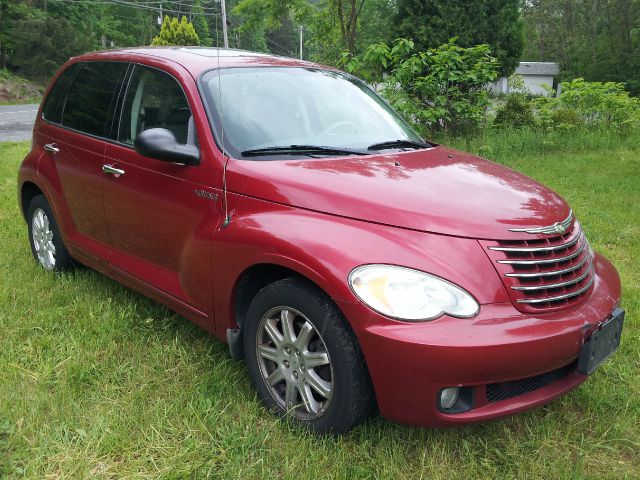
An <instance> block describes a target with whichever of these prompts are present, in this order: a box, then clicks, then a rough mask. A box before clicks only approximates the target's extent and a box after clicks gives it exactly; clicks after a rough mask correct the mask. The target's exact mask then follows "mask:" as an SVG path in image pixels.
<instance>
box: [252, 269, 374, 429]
mask: <svg viewBox="0 0 640 480" xmlns="http://www.w3.org/2000/svg"><path fill="white" fill-rule="evenodd" d="M275 307H290V308H293V309H295V310H298V311H299V312H301V313H302V314H304V315H305V316H306V317H307V318H308V319H309V321H311V323H312V324H313V325H314V327H315V328H316V330H317V331H318V332H319V333H320V336H321V337H322V340H323V341H324V343H325V346H326V348H327V351H328V353H329V358H330V361H331V366H332V375H333V377H332V381H333V389H332V390H333V391H332V396H331V400H330V403H329V406H328V407H327V409H326V411H325V412H324V413H323V414H322V415H321V416H320V417H318V418H317V419H313V420H298V419H296V421H298V423H300V424H301V425H303V426H304V427H306V428H308V429H310V430H312V431H314V432H317V433H330V434H339V433H343V432H345V431H347V430H349V429H350V428H352V427H353V426H354V425H356V424H357V423H359V422H360V421H362V420H363V419H364V418H366V416H368V415H369V414H370V412H371V406H372V403H373V401H374V399H373V392H372V389H371V386H370V380H369V376H368V372H367V369H366V365H365V363H364V359H363V356H362V353H361V351H360V348H359V346H358V344H357V341H356V339H355V335H354V334H353V332H352V331H351V329H350V327H349V326H348V325H347V324H346V320H345V319H344V318H343V316H342V314H341V313H340V311H339V310H338V309H337V307H336V306H335V304H333V302H332V301H331V300H330V299H329V298H328V297H327V296H326V295H325V294H324V293H323V292H322V291H320V290H319V289H317V288H316V287H315V286H313V285H310V284H308V283H307V282H304V281H302V280H300V279H297V278H290V279H285V280H280V281H277V282H275V283H273V284H271V285H268V286H266V287H264V288H263V289H262V290H261V291H260V292H259V293H258V294H257V295H256V297H255V298H254V300H253V301H252V302H251V305H250V306H249V309H248V311H247V316H246V321H245V324H244V325H243V342H244V351H245V357H246V362H247V368H248V370H249V373H250V375H251V379H252V381H253V384H254V386H255V387H256V390H257V392H258V396H259V398H260V400H261V401H262V402H263V403H264V404H265V406H266V407H267V408H268V409H269V410H271V411H274V412H276V413H278V414H279V415H281V416H286V415H287V412H286V411H285V410H284V408H282V406H281V405H280V404H279V403H277V402H276V400H275V399H274V398H273V397H272V395H271V392H270V389H269V387H268V386H267V385H266V383H265V381H264V379H263V378H262V374H261V373H260V367H259V365H258V358H257V352H256V335H257V331H258V326H259V324H260V321H261V319H262V317H263V316H264V314H265V313H266V312H268V311H269V310H271V309H272V308H275ZM290 418H292V419H293V418H295V417H293V416H291V417H290Z"/></svg>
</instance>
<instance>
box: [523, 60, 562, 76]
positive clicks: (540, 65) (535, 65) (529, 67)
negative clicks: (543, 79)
mask: <svg viewBox="0 0 640 480" xmlns="http://www.w3.org/2000/svg"><path fill="white" fill-rule="evenodd" d="M559 73H560V65H559V64H557V63H554V62H520V64H519V65H518V67H517V68H516V74H518V75H552V76H553V75H558V74H559Z"/></svg>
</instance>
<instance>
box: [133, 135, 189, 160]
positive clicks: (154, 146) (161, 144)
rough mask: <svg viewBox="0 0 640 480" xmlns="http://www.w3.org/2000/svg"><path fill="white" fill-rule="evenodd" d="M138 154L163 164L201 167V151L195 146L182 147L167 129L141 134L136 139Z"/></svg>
mask: <svg viewBox="0 0 640 480" xmlns="http://www.w3.org/2000/svg"><path fill="white" fill-rule="evenodd" d="M134 147H135V149H136V152H138V153H139V154H140V155H143V156H145V157H149V158H154V159H156V160H162V161H163V162H173V163H181V164H183V165H199V164H200V150H198V147H196V146H194V145H181V144H179V143H178V142H177V141H176V137H175V135H174V134H173V132H171V131H170V130H167V129H166V128H150V129H149V130H145V131H144V132H142V133H140V135H138V136H137V137H136V139H135V142H134Z"/></svg>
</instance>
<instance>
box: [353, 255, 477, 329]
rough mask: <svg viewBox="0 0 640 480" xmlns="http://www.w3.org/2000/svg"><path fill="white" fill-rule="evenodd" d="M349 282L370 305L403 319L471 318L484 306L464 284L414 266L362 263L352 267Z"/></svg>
mask: <svg viewBox="0 0 640 480" xmlns="http://www.w3.org/2000/svg"><path fill="white" fill-rule="evenodd" d="M349 284H350V285H351V288H352V290H353V292H354V293H355V294H356V295H357V297H358V298H359V299H360V300H362V301H363V302H364V303H365V304H367V305H368V306H369V307H371V308H373V309H374V310H376V311H377V312H380V313H381V314H383V315H386V316H388V317H392V318H397V319H400V320H410V321H426V320H434V319H436V318H438V317H440V316H441V315H444V314H447V315H451V316H452V317H461V318H468V317H473V316H474V315H476V314H477V313H478V311H479V309H480V306H479V305H478V302H476V300H475V299H474V298H473V297H472V296H471V295H470V294H469V293H468V292H466V291H465V290H463V289H462V288H460V287H458V286H456V285H454V284H453V283H450V282H448V281H446V280H443V279H442V278H439V277H436V276H434V275H429V274H428V273H424V272H420V271H418V270H413V269H411V268H405V267H398V266H394V265H362V266H360V267H357V268H354V269H353V270H352V271H351V273H350V274H349Z"/></svg>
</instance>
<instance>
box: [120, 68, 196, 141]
mask: <svg viewBox="0 0 640 480" xmlns="http://www.w3.org/2000/svg"><path fill="white" fill-rule="evenodd" d="M150 128H166V129H167V130H170V131H171V132H172V133H173V134H174V135H175V137H176V140H177V141H178V143H181V144H186V143H195V124H194V121H193V117H192V115H191V110H190V109H189V103H188V102H187V98H186V97H185V95H184V92H183V91H182V88H181V87H180V84H179V83H178V82H177V81H176V80H175V79H174V78H173V77H172V76H171V75H169V74H167V73H164V72H162V71H160V70H157V69H155V68H150V67H144V66H141V65H136V66H135V69H134V71H133V74H132V76H131V81H130V82H129V88H128V89H127V94H126V97H125V100H124V105H123V108H122V116H121V119H120V130H119V132H118V140H120V141H121V142H123V143H126V144H129V145H133V142H134V140H135V138H136V136H138V135H139V134H140V132H143V131H145V130H148V129H150Z"/></svg>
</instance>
